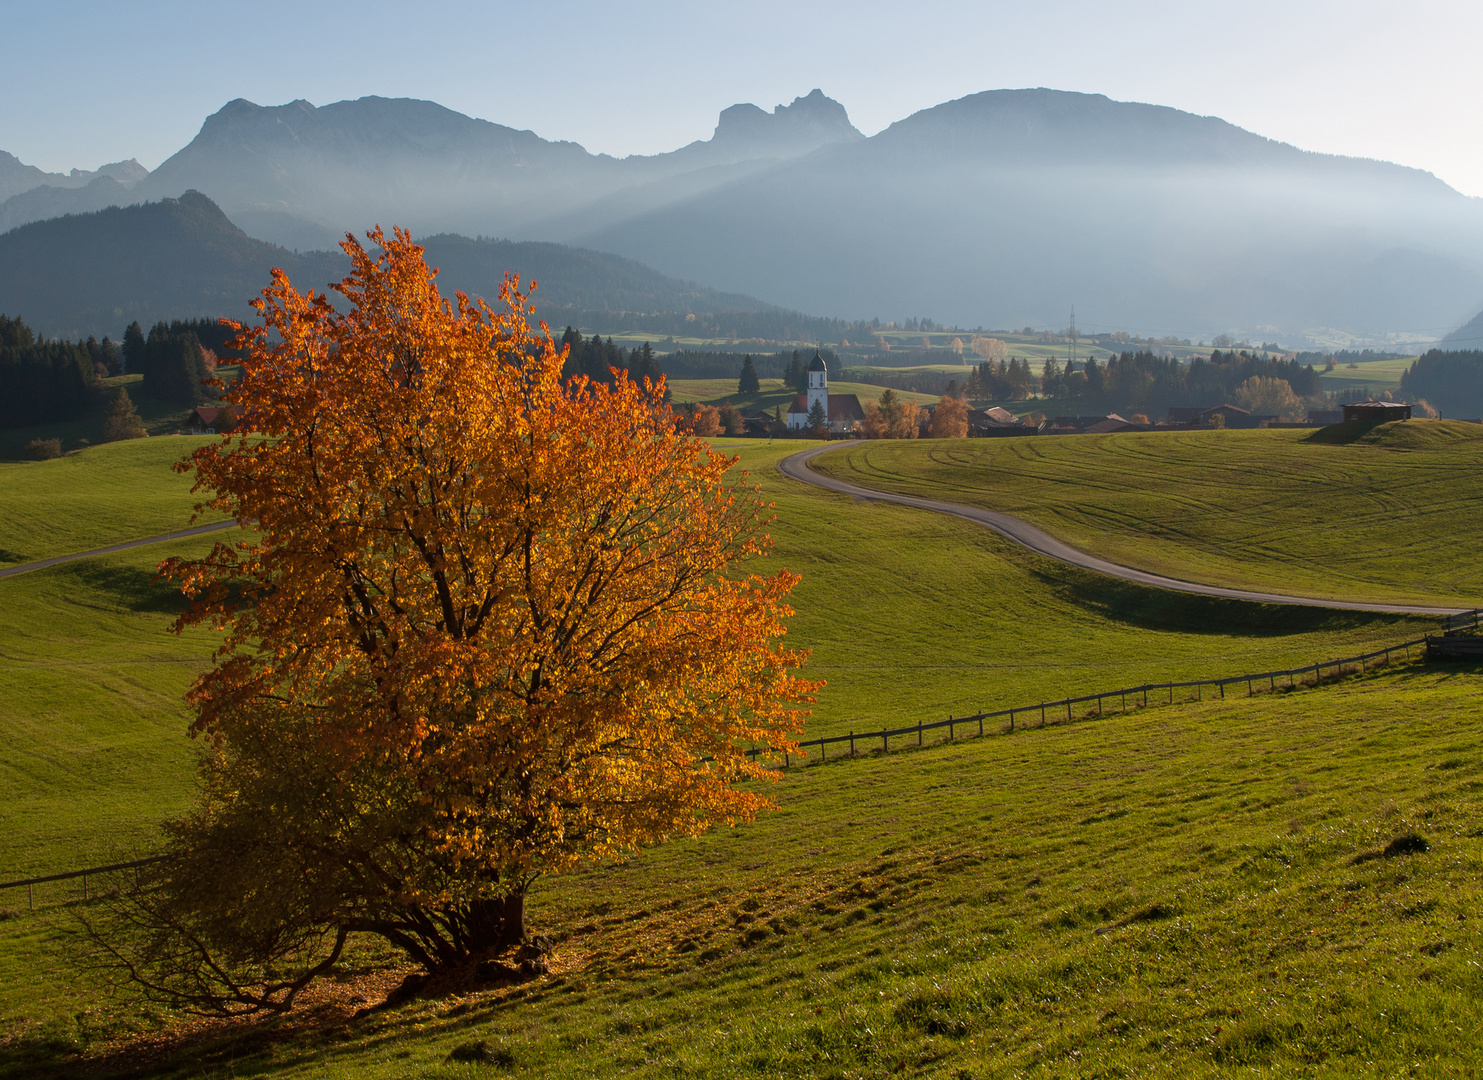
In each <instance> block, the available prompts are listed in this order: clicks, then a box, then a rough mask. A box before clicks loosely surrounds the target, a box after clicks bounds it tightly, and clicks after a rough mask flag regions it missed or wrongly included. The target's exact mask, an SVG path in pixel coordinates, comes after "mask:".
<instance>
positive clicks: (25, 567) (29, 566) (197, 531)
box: [0, 521, 237, 578]
mask: <svg viewBox="0 0 1483 1080" xmlns="http://www.w3.org/2000/svg"><path fill="white" fill-rule="evenodd" d="M236 524H237V522H236V521H213V522H212V523H211V524H210V525H196V526H194V527H192V528H189V529H180V530H177V531H176V532H167V533H162V534H161V535H159V536H147V537H145V538H144V539H143V540H130V541H129V542H128V543H126V544H113V545H112V546H110V547H100V548H93V550H92V551H79V552H77V553H76V554H73V555H58V556H56V557H55V558H51V559H40V560H38V561H36V562H28V563H21V564H20V565H19V566H7V567H5V568H4V569H0V578H8V577H14V576H15V575H16V574H24V573H27V572H29V571H31V570H43V569H45V568H46V567H48V566H58V565H60V564H61V563H69V562H76V561H77V560H78V559H91V558H92V557H93V556H94V555H111V554H112V553H113V552H115V551H128V550H129V549H130V548H136V547H144V546H146V545H147V544H160V543H164V542H165V541H166V540H181V539H184V538H185V537H187V536H200V535H201V534H202V533H209V532H218V531H219V530H221V529H230V528H232V527H234V526H235V525H236Z"/></svg>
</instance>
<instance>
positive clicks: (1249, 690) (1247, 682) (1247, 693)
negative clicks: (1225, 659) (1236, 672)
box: [1246, 675, 1254, 697]
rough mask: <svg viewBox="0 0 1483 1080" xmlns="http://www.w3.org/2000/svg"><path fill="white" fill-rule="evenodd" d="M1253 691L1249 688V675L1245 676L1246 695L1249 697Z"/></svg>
mask: <svg viewBox="0 0 1483 1080" xmlns="http://www.w3.org/2000/svg"><path fill="white" fill-rule="evenodd" d="M1253 692H1254V691H1253V690H1252V689H1251V676H1249V675H1248V676H1247V677H1246V696H1247V697H1250V696H1251V695H1252V693H1253Z"/></svg>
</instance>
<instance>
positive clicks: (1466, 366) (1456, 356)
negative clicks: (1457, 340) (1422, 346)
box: [1401, 349, 1483, 417]
mask: <svg viewBox="0 0 1483 1080" xmlns="http://www.w3.org/2000/svg"><path fill="white" fill-rule="evenodd" d="M1401 394H1402V395H1403V396H1407V397H1410V398H1413V399H1417V398H1419V399H1422V400H1425V401H1429V402H1431V403H1433V405H1436V404H1437V403H1439V402H1440V403H1444V404H1445V407H1446V410H1447V412H1448V413H1451V414H1452V416H1453V417H1459V416H1469V417H1476V416H1483V351H1478V350H1476V349H1474V350H1468V351H1455V352H1454V351H1444V350H1442V349H1431V350H1428V351H1427V352H1425V353H1423V354H1422V355H1421V356H1419V357H1417V358H1416V359H1415V360H1414V361H1412V363H1411V366H1410V367H1409V368H1407V369H1406V370H1405V371H1403V372H1402V373H1401Z"/></svg>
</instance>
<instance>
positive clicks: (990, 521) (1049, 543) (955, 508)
mask: <svg viewBox="0 0 1483 1080" xmlns="http://www.w3.org/2000/svg"><path fill="white" fill-rule="evenodd" d="M852 445H854V443H853V442H842V443H830V444H827V445H825V446H816V447H814V448H813V449H812V450H804V451H802V452H800V453H797V454H793V455H792V456H791V457H786V458H784V459H783V460H782V462H781V463H780V464H779V465H778V468H779V469H780V470H781V471H782V473H783V475H784V476H787V477H790V478H792V479H794V480H801V481H803V483H805V484H813V485H814V486H815V487H821V488H824V489H826V490H828V491H834V492H838V493H839V494H841V495H853V496H854V497H855V498H857V499H866V500H868V501H871V502H889V503H897V504H899V505H901V506H910V507H914V508H915V509H918V510H933V511H936V512H937V513H939V514H952V515H953V516H954V517H960V518H966V519H967V520H969V521H971V522H973V523H975V524H977V525H984V526H987V527H988V528H990V529H993V530H994V531H995V532H996V533H998V534H999V535H1000V536H1003V537H1007V538H1008V539H1010V540H1013V541H1014V542H1015V543H1017V544H1019V545H1021V546H1022V547H1027V548H1029V549H1030V550H1031V551H1033V552H1036V553H1037V554H1040V555H1045V556H1048V557H1049V558H1052V559H1058V560H1060V561H1061V562H1064V563H1070V564H1071V565H1072V566H1079V567H1081V568H1082V569H1084V570H1095V571H1096V572H1097V573H1099V574H1106V575H1108V576H1109V577H1115V578H1122V579H1123V580H1124V581H1136V582H1137V583H1138V584H1140V585H1151V586H1153V587H1154V588H1157V589H1174V590H1177V591H1178V592H1187V593H1198V594H1199V595H1201V596H1221V597H1226V598H1228V599H1231V600H1255V601H1256V602H1257V603H1261V604H1301V605H1303V606H1304V607H1324V608H1343V609H1346V610H1349V611H1384V612H1393V613H1396V614H1401V615H1451V614H1454V613H1455V612H1458V611H1465V610H1469V609H1466V608H1456V607H1426V606H1423V605H1419V604H1380V603H1370V602H1367V601H1363V600H1319V599H1315V598H1313V597H1310V596H1287V595H1284V594H1282V593H1269V592H1254V591H1252V590H1249V589H1225V588H1221V587H1220V586H1218V585H1201V584H1199V583H1198V582H1194V581H1180V580H1178V579H1177V578H1169V577H1164V576H1162V575H1160V574H1150V573H1148V572H1147V571H1144V570H1135V569H1134V568H1133V567H1131V566H1119V565H1118V564H1117V563H1110V562H1107V561H1106V560H1105V559H1099V558H1097V557H1096V556H1095V555H1088V554H1087V553H1086V552H1084V551H1078V550H1077V549H1076V548H1074V547H1071V546H1070V545H1069V544H1064V543H1062V542H1061V541H1059V540H1057V539H1056V538H1055V537H1054V536H1051V535H1049V534H1048V533H1044V532H1041V531H1040V530H1039V529H1037V528H1036V527H1035V526H1034V525H1031V524H1030V523H1029V522H1027V521H1021V520H1020V519H1019V518H1017V517H1014V516H1013V515H1011V514H1004V513H1000V512H999V511H997V510H983V509H980V508H979V507H976V506H964V505H963V504H962V503H951V502H942V501H939V500H937V499H922V498H918V497H917V496H915V495H898V494H896V493H895V492H890V491H877V490H875V489H874V488H865V487H858V486H857V485H855V484H847V483H845V482H844V481H843V480H836V479H834V478H833V477H832V476H825V475H824V474H823V473H819V472H815V471H814V470H813V469H812V468H810V467H809V462H810V461H811V460H812V459H813V458H814V457H816V456H817V455H819V454H821V453H823V452H824V451H825V450H834V449H837V448H840V447H844V446H852Z"/></svg>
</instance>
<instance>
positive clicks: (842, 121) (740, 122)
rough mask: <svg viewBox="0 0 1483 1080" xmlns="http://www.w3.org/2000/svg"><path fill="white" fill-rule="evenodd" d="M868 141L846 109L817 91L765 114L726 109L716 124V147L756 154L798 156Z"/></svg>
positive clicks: (744, 108) (743, 108) (713, 140)
mask: <svg viewBox="0 0 1483 1080" xmlns="http://www.w3.org/2000/svg"><path fill="white" fill-rule="evenodd" d="M863 138H865V136H864V135H862V134H861V133H860V132H859V131H858V130H857V129H856V128H855V126H854V125H853V124H851V123H850V118H849V114H848V113H846V112H845V107H844V106H843V105H841V104H840V103H839V102H837V101H835V100H834V99H833V98H830V97H827V96H826V95H825V94H824V91H822V90H818V89H815V90H813V91H812V92H810V93H809V94H807V95H805V96H803V97H797V98H794V99H793V103H792V104H791V105H778V106H776V107H774V109H773V110H772V112H770V113H768V112H764V111H763V110H762V109H759V108H758V107H757V106H756V105H751V104H743V105H733V106H731V107H730V108H729V109H723V110H722V111H721V116H720V119H719V120H718V122H717V123H716V133H715V135H713V136H712V137H711V145H712V146H717V147H720V146H726V147H728V148H729V147H736V146H744V147H746V148H748V149H756V150H770V149H776V150H782V151H784V152H789V151H791V152H794V153H796V152H797V151H798V149H799V148H800V147H801V146H807V148H808V149H813V148H814V147H816V146H823V145H824V144H826V143H832V142H858V141H859V140H861V139H863Z"/></svg>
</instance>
